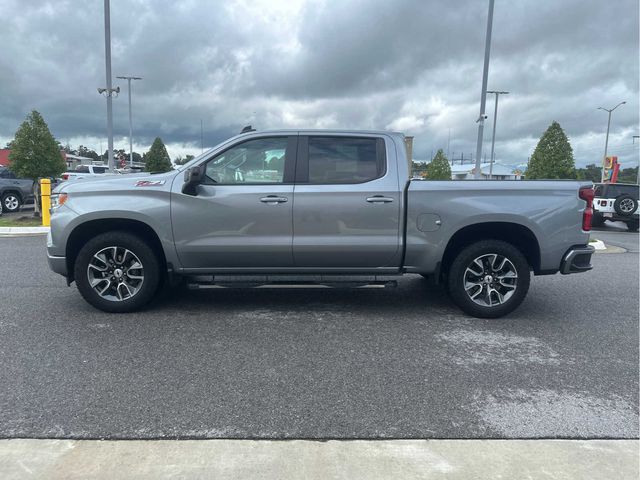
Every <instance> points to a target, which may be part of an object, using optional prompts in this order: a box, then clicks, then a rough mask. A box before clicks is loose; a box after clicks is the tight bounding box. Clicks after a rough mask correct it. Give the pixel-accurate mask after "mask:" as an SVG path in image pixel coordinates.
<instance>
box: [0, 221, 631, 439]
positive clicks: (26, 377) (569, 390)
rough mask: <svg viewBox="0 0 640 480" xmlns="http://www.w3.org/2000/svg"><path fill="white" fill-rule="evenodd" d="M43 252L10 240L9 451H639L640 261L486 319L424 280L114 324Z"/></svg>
mask: <svg viewBox="0 0 640 480" xmlns="http://www.w3.org/2000/svg"><path fill="white" fill-rule="evenodd" d="M612 235H615V233H612ZM44 245H45V239H44V237H28V238H0V269H1V275H0V302H2V303H1V306H0V362H1V364H2V368H0V385H2V388H0V437H6V438H13V437H35V438H140V439H146V438H276V439H281V438H282V439H286V438H637V437H638V360H639V359H638V254H637V253H622V254H601V255H596V256H594V265H595V268H594V270H593V271H591V272H588V273H586V274H582V275H569V276H561V275H555V276H547V277H535V278H534V279H533V281H532V284H531V289H530V292H529V295H528V297H527V299H526V300H525V302H524V303H523V305H522V306H521V307H520V308H519V309H518V310H517V311H516V312H514V313H512V314H511V315H509V316H508V317H507V318H503V319H497V320H478V319H474V318H470V317H467V316H465V315H463V314H461V313H460V311H459V310H457V309H456V308H455V307H454V306H453V305H452V304H451V302H450V301H449V300H448V299H447V297H446V294H445V293H444V291H443V290H442V289H441V288H440V287H436V286H432V285H431V284H429V283H428V282H426V281H425V280H423V279H422V278H421V277H419V276H407V277H405V278H403V279H402V280H401V281H400V282H399V285H398V287H397V288H396V289H359V290H332V289H258V290H203V291H185V292H182V293H180V294H178V293H173V294H166V295H164V296H163V297H162V298H161V299H159V300H158V301H157V302H156V303H155V304H154V305H153V306H152V307H151V308H150V309H148V310H146V311H144V312H139V313H135V314H128V315H109V314H105V313H102V312H99V311H96V310H95V309H93V308H92V307H90V306H89V305H88V304H86V303H85V302H84V301H83V300H82V298H81V297H80V295H79V294H78V292H77V290H76V289H75V286H72V287H71V288H68V287H67V286H66V284H65V281H64V279H63V278H62V277H59V276H57V275H55V274H53V273H52V272H50V271H49V269H48V267H47V265H46V259H45V256H44Z"/></svg>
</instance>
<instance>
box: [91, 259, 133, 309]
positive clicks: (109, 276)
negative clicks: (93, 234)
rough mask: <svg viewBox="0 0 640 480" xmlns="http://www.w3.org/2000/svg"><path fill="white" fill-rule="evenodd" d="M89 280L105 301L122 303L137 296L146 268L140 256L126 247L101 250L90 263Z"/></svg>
mask: <svg viewBox="0 0 640 480" xmlns="http://www.w3.org/2000/svg"><path fill="white" fill-rule="evenodd" d="M87 279H88V280H89V285H91V288H93V290H94V291H95V292H96V293H97V294H98V295H100V296H101V297H102V298H103V299H105V300H109V301H111V302H122V301H124V300H128V299H130V298H131V297H133V296H134V295H136V294H137V293H138V292H139V291H140V289H141V288H142V284H143V283H144V267H143V265H142V262H141V261H140V259H139V258H138V256H137V255H136V254H135V253H133V252H132V251H131V250H128V249H126V248H124V247H118V246H112V247H106V248H103V249H101V250H99V251H98V252H97V253H96V254H95V255H94V256H93V257H92V258H91V260H90V261H89V266H88V267H87Z"/></svg>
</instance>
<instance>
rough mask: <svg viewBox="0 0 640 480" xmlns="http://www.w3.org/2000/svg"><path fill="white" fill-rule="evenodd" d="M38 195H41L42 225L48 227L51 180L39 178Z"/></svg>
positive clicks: (49, 221)
mask: <svg viewBox="0 0 640 480" xmlns="http://www.w3.org/2000/svg"><path fill="white" fill-rule="evenodd" d="M40 196H41V197H42V226H43V227H48V226H49V225H50V224H51V214H50V212H49V210H50V209H51V180H50V179H48V178H42V179H41V180H40Z"/></svg>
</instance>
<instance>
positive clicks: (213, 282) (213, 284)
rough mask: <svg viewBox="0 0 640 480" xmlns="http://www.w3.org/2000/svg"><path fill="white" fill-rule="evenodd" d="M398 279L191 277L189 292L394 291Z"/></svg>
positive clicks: (278, 276) (283, 276) (380, 277)
mask: <svg viewBox="0 0 640 480" xmlns="http://www.w3.org/2000/svg"><path fill="white" fill-rule="evenodd" d="M397 278H398V277H397V276H387V275H385V276H381V275H189V276H187V277H186V280H187V286H188V288H189V289H192V290H197V289H201V288H261V287H262V288H265V287H266V288H366V287H377V288H389V287H391V288H393V287H396V286H397V285H398V281H397Z"/></svg>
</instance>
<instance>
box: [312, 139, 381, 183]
mask: <svg viewBox="0 0 640 480" xmlns="http://www.w3.org/2000/svg"><path fill="white" fill-rule="evenodd" d="M384 167H385V165H384V141H383V140H382V139H375V138H349V137H315V136H310V137H309V183H315V184H331V183H363V182H368V181H369V180H373V179H375V178H378V177H380V176H382V175H383V174H384Z"/></svg>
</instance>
